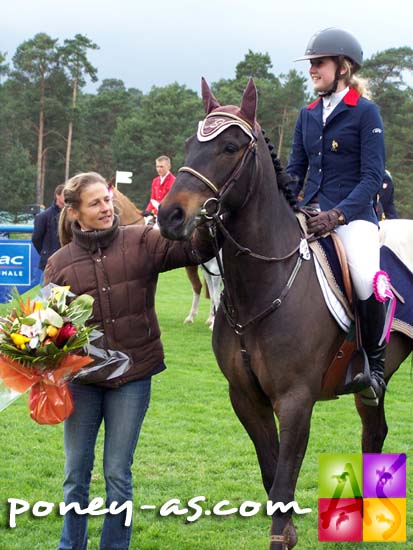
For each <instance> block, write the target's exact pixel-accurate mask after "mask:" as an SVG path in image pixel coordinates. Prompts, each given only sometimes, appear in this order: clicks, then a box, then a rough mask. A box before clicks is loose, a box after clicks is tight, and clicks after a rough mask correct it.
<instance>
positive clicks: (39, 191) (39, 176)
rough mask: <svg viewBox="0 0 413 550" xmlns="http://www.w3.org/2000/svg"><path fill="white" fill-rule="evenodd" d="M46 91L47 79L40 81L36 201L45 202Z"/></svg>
mask: <svg viewBox="0 0 413 550" xmlns="http://www.w3.org/2000/svg"><path fill="white" fill-rule="evenodd" d="M44 93H45V81H44V78H42V80H41V82H40V111H39V130H38V136H37V179H36V203H37V204H43V201H44V189H43V188H42V164H43V132H44Z"/></svg>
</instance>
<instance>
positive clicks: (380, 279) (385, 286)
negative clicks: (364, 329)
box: [373, 270, 396, 345]
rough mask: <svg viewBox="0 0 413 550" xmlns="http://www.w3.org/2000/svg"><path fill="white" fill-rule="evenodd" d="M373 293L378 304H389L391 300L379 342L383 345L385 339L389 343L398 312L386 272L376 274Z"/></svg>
mask: <svg viewBox="0 0 413 550" xmlns="http://www.w3.org/2000/svg"><path fill="white" fill-rule="evenodd" d="M373 291H374V296H375V298H376V300H377V301H378V302H387V300H390V303H389V306H388V308H387V313H386V319H385V322H384V329H383V334H382V336H381V338H380V341H379V344H380V345H381V344H382V342H383V340H384V339H386V342H387V343H389V340H390V332H391V326H392V322H393V318H394V313H395V311H396V299H395V296H394V294H393V291H392V289H391V281H390V277H389V275H388V274H387V273H386V272H385V271H382V270H381V271H377V273H376V274H375V276H374V279H373Z"/></svg>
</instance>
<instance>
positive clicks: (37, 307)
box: [34, 302, 44, 311]
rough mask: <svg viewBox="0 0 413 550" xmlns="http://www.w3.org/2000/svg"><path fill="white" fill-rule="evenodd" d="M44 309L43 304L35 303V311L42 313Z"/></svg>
mask: <svg viewBox="0 0 413 550" xmlns="http://www.w3.org/2000/svg"><path fill="white" fill-rule="evenodd" d="M42 309H44V307H43V304H42V302H35V303H34V311H40V310H42Z"/></svg>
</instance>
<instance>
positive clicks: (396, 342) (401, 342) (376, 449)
mask: <svg viewBox="0 0 413 550" xmlns="http://www.w3.org/2000/svg"><path fill="white" fill-rule="evenodd" d="M412 345H413V344H412V340H410V339H409V338H408V337H407V336H404V335H402V334H400V333H395V332H393V333H392V335H391V338H390V342H389V345H388V347H387V351H386V363H385V379H386V384H388V382H389V380H390V378H391V377H392V375H393V374H394V373H395V372H396V371H397V369H398V368H399V366H400V365H401V363H403V361H404V360H405V359H406V357H408V355H409V354H410V352H411V351H412ZM384 398H385V395H384V396H383V398H382V399H381V400H380V402H379V406H378V407H369V406H367V405H364V404H363V403H362V402H361V400H360V397H359V396H358V395H357V394H356V395H355V403H356V407H357V411H358V413H359V415H360V418H361V422H362V426H363V428H362V436H361V449H362V452H363V453H381V450H382V448H383V444H384V440H385V439H386V436H387V431H388V428H387V422H386V415H385V410H384Z"/></svg>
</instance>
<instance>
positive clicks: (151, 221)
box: [143, 212, 156, 225]
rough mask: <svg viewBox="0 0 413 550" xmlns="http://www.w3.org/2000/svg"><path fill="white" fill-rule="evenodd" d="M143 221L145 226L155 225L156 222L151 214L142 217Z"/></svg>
mask: <svg viewBox="0 0 413 550" xmlns="http://www.w3.org/2000/svg"><path fill="white" fill-rule="evenodd" d="M143 221H144V222H145V225H155V221H156V220H155V216H154V215H153V214H152V212H151V213H150V214H147V215H146V216H145V215H144V217H143Z"/></svg>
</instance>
